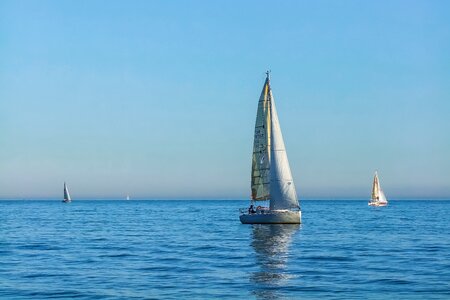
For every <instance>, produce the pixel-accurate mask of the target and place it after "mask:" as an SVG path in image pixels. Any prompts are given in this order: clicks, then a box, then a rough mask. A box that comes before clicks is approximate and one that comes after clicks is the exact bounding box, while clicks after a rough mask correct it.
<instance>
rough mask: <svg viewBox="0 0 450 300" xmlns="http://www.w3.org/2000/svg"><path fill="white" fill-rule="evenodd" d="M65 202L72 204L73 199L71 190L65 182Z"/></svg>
mask: <svg viewBox="0 0 450 300" xmlns="http://www.w3.org/2000/svg"><path fill="white" fill-rule="evenodd" d="M64 201H65V202H70V201H72V199H71V198H70V194H69V189H68V188H67V185H66V183H65V182H64Z"/></svg>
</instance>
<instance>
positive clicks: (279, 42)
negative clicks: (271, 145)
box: [0, 1, 450, 199]
mask: <svg viewBox="0 0 450 300" xmlns="http://www.w3.org/2000/svg"><path fill="white" fill-rule="evenodd" d="M449 53H450V2H448V1H283V2H282V3H281V2H280V3H277V2H274V1H1V2H0V198H3V199H6V198H19V199H20V198H60V197H62V183H63V181H64V180H65V181H67V182H68V184H69V187H70V188H71V193H72V196H73V198H75V199H77V198H78V199H81V198H124V197H125V195H126V194H130V195H131V197H132V198H151V199H156V198H162V199H172V198H173V199H197V198H199V199H209V198H211V199H247V198H249V195H250V186H249V185H250V182H249V181H250V167H251V151H252V142H253V141H252V138H253V126H254V122H255V117H256V107H257V101H258V97H259V94H260V91H261V88H262V85H263V82H264V77H265V75H264V72H265V71H266V69H271V70H272V87H273V91H274V96H275V99H276V101H277V108H278V114H279V117H280V122H281V126H282V130H283V134H284V138H285V143H286V147H287V151H288V156H289V160H290V164H291V168H292V173H293V176H294V179H295V182H296V185H297V189H298V194H299V196H300V198H333V199H335V198H362V199H365V198H368V197H369V194H370V185H371V180H372V176H373V172H374V171H375V170H376V169H378V171H379V174H380V178H381V182H382V185H383V187H384V190H385V192H386V194H387V196H388V197H390V198H449V197H450V118H449V116H450V101H449V100H450V56H449Z"/></svg>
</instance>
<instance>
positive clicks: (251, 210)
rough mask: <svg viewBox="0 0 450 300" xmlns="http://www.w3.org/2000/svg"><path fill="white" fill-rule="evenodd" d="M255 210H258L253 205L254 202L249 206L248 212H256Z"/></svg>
mask: <svg viewBox="0 0 450 300" xmlns="http://www.w3.org/2000/svg"><path fill="white" fill-rule="evenodd" d="M255 212H256V211H255V208H254V207H253V204H251V205H250V207H249V208H248V213H249V214H254V213H255Z"/></svg>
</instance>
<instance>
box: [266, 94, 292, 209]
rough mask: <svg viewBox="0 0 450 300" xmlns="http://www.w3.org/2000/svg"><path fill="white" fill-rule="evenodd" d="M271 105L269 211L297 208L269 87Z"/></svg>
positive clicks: (289, 169)
mask: <svg viewBox="0 0 450 300" xmlns="http://www.w3.org/2000/svg"><path fill="white" fill-rule="evenodd" d="M269 95H270V96H269V98H270V104H271V121H272V122H271V133H272V134H271V147H270V158H271V159H270V209H271V210H282V209H292V208H298V207H299V204H298V199H297V193H296V191H295V184H294V181H293V180H292V174H291V168H290V167H289V161H288V158H287V154H286V148H285V146H284V140H283V135H282V133H281V127H280V122H279V121H278V114H277V110H276V107H275V101H274V98H273V95H272V90H270V87H269Z"/></svg>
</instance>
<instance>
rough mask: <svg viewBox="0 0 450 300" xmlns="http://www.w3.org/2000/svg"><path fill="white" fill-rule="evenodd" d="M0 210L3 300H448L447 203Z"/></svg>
mask: <svg viewBox="0 0 450 300" xmlns="http://www.w3.org/2000/svg"><path fill="white" fill-rule="evenodd" d="M247 203H248V202H244V201H74V202H73V203H71V204H63V203H61V202H59V201H0V298H1V299H29V298H35V299H47V298H65V299H67V298H78V299H143V298H145V299H186V298H189V299H213V298H228V299H249V298H250V299H317V298H326V299H392V298H394V297H395V298H397V299H450V201H391V203H390V205H389V206H388V207H384V208H374V207H368V206H367V202H366V201H303V202H302V210H303V224H302V225H300V226H295V225H294V226H293V225H253V226H252V225H242V224H240V222H239V218H238V208H240V207H244V206H247Z"/></svg>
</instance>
